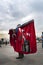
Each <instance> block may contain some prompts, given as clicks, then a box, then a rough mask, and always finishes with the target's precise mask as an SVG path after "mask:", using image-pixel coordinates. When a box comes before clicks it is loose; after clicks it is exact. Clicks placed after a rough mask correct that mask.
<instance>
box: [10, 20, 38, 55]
mask: <svg viewBox="0 0 43 65" xmlns="http://www.w3.org/2000/svg"><path fill="white" fill-rule="evenodd" d="M22 30H24V32H22ZM9 34H10V44H11V46H13V48H14V50H15V51H16V52H19V53H24V54H31V53H35V52H36V51H37V46H36V36H35V28H34V20H31V21H30V23H28V24H27V25H25V26H23V27H20V30H19V31H18V33H17V35H16V37H13V38H12V34H13V31H12V30H9ZM22 35H24V36H25V38H26V40H29V41H30V52H23V51H22V45H23V44H24V39H23V37H22ZM15 40H16V41H15Z"/></svg>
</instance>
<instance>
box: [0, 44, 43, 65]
mask: <svg viewBox="0 0 43 65" xmlns="http://www.w3.org/2000/svg"><path fill="white" fill-rule="evenodd" d="M17 56H18V54H17V53H16V52H14V50H13V48H12V47H11V46H10V45H7V46H5V45H2V48H1V47H0V65H43V49H42V44H41V43H37V53H35V54H28V55H25V57H24V58H23V59H19V60H18V59H16V57H17Z"/></svg>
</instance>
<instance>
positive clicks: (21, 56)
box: [15, 24, 24, 59]
mask: <svg viewBox="0 0 43 65" xmlns="http://www.w3.org/2000/svg"><path fill="white" fill-rule="evenodd" d="M20 26H21V25H20V24H18V25H17V28H16V30H15V31H16V34H18V31H19V34H20V35H19V37H20V38H19V37H18V38H19V40H21V39H22V36H21V33H22V30H21V28H20ZM18 44H19V43H18ZM18 54H19V56H18V57H17V58H16V59H22V58H24V54H23V53H20V52H19V53H18Z"/></svg>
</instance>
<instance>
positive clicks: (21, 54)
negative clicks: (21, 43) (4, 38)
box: [16, 53, 24, 59]
mask: <svg viewBox="0 0 43 65" xmlns="http://www.w3.org/2000/svg"><path fill="white" fill-rule="evenodd" d="M23 57H24V54H23V53H19V57H17V58H16V59H22V58H23Z"/></svg>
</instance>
